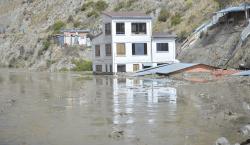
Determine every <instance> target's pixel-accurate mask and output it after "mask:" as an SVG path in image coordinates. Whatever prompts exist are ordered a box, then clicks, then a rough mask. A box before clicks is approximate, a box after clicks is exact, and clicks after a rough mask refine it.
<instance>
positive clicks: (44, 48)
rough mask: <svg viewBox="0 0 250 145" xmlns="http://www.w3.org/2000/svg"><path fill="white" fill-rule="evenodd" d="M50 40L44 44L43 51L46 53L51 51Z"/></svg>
mask: <svg viewBox="0 0 250 145" xmlns="http://www.w3.org/2000/svg"><path fill="white" fill-rule="evenodd" d="M50 44H51V43H50V40H49V39H48V38H47V39H46V40H45V41H44V42H43V51H46V50H48V49H49V47H50Z"/></svg>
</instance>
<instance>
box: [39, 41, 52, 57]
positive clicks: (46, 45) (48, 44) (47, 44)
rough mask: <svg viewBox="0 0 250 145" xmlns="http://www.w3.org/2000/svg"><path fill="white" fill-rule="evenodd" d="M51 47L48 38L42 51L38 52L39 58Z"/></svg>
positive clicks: (43, 44) (43, 43)
mask: <svg viewBox="0 0 250 145" xmlns="http://www.w3.org/2000/svg"><path fill="white" fill-rule="evenodd" d="M50 45H51V42H50V38H49V37H47V38H46V39H45V40H43V42H42V46H43V47H42V49H40V50H39V51H38V56H40V55H42V54H43V52H44V51H47V50H48V49H49V47H50Z"/></svg>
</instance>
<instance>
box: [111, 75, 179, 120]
mask: <svg viewBox="0 0 250 145" xmlns="http://www.w3.org/2000/svg"><path fill="white" fill-rule="evenodd" d="M159 86H161V82H160V83H159V82H157V81H153V80H139V79H128V78H115V79H114V80H113V95H114V96H113V98H114V99H113V102H114V109H113V111H114V119H113V123H114V124H132V123H134V122H135V121H136V120H138V118H135V117H134V116H133V115H131V114H136V113H144V116H147V117H148V119H146V120H144V121H145V122H146V123H149V124H153V123H154V122H155V119H157V118H156V114H157V111H158V110H157V109H158V108H157V107H159V106H158V105H159V104H158V103H165V105H166V106H167V107H168V108H167V109H168V112H169V113H171V114H172V115H173V114H175V112H176V107H177V106H176V105H177V93H176V89H175V88H171V87H159ZM145 110H146V112H145ZM123 114H128V116H127V117H124V115H123Z"/></svg>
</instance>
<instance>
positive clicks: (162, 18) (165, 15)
mask: <svg viewBox="0 0 250 145" xmlns="http://www.w3.org/2000/svg"><path fill="white" fill-rule="evenodd" d="M169 16H170V14H169V12H168V11H167V10H166V9H161V11H160V14H159V16H158V21H160V22H166V21H167V19H168V17H169Z"/></svg>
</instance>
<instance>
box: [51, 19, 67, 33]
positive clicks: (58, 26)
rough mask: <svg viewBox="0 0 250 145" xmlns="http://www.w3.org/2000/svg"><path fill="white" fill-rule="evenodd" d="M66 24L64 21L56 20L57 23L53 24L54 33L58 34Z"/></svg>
mask: <svg viewBox="0 0 250 145" xmlns="http://www.w3.org/2000/svg"><path fill="white" fill-rule="evenodd" d="M65 26H66V24H65V23H64V22H63V21H57V22H55V24H54V25H53V31H54V32H53V33H54V34H56V33H60V30H61V29H62V28H64V27H65Z"/></svg>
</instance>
